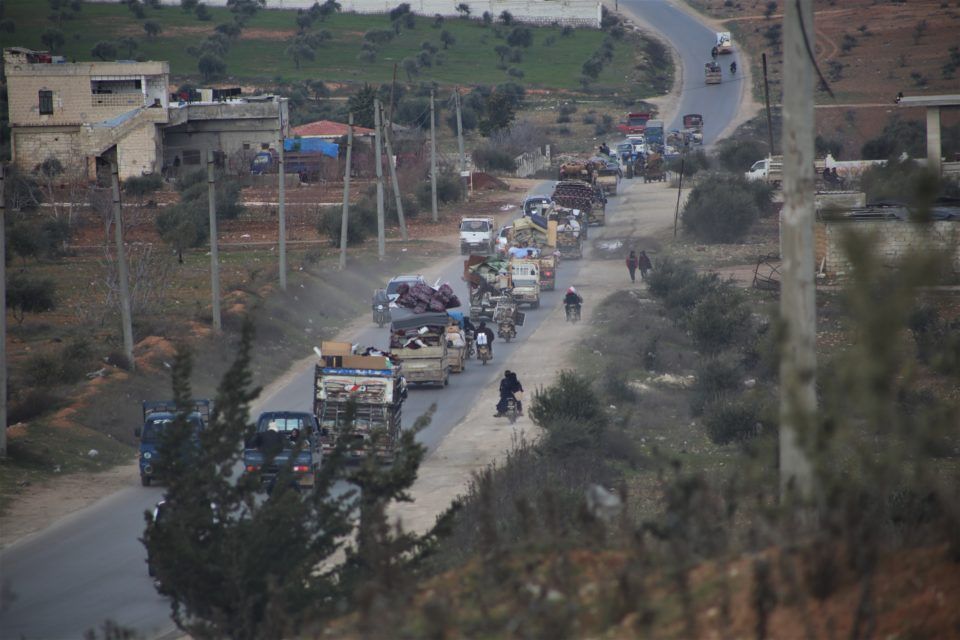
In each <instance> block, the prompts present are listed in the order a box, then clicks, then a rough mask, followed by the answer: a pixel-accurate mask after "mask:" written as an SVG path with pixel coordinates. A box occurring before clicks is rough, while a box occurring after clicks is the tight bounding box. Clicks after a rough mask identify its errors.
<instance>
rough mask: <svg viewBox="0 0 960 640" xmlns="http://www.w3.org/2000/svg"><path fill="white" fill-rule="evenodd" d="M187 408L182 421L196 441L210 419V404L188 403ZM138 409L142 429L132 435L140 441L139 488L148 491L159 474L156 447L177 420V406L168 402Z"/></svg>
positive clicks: (199, 401)
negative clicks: (147, 488) (141, 413)
mask: <svg viewBox="0 0 960 640" xmlns="http://www.w3.org/2000/svg"><path fill="white" fill-rule="evenodd" d="M190 404H191V411H190V412H189V413H187V415H186V420H187V423H188V424H189V425H190V426H191V427H192V428H193V430H194V436H195V437H198V436H199V434H200V431H202V430H203V429H204V428H205V427H206V425H207V421H208V420H209V419H210V401H209V400H191V401H190ZM142 406H143V427H137V428H136V429H134V430H133V435H134V436H135V437H137V438H139V439H140V447H139V459H140V484H142V485H143V486H145V487H149V486H150V484H151V483H152V482H153V480H154V478H156V477H157V476H158V474H159V473H160V472H161V471H162V470H163V459H162V458H161V456H160V446H161V443H162V442H163V437H164V434H165V433H166V432H167V430H168V429H169V428H170V427H171V426H172V425H173V423H174V421H175V420H176V419H177V405H176V403H175V402H174V401H172V400H162V401H157V402H149V401H144V402H143V405H142ZM198 446H199V445H198Z"/></svg>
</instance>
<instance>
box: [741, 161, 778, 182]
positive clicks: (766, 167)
mask: <svg viewBox="0 0 960 640" xmlns="http://www.w3.org/2000/svg"><path fill="white" fill-rule="evenodd" d="M745 175H746V178H747V180H762V181H764V182H768V183H770V184H772V185H774V186H778V185H779V184H780V183H781V182H783V156H772V157H766V158H764V159H763V160H757V161H756V162H754V163H753V165H752V166H751V167H750V170H749V171H747V173H746V174H745Z"/></svg>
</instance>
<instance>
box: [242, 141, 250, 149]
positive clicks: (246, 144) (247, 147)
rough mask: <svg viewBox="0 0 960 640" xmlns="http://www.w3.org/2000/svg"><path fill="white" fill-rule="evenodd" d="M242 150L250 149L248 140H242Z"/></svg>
mask: <svg viewBox="0 0 960 640" xmlns="http://www.w3.org/2000/svg"><path fill="white" fill-rule="evenodd" d="M243 150H244V151H249V150H250V143H249V142H244V143H243Z"/></svg>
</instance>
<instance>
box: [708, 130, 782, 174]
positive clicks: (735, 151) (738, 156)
mask: <svg viewBox="0 0 960 640" xmlns="http://www.w3.org/2000/svg"><path fill="white" fill-rule="evenodd" d="M768 153H769V149H768V148H767V145H765V144H764V143H762V142H760V141H759V140H752V139H750V138H746V139H735V138H728V139H726V140H723V141H722V142H720V145H719V148H718V149H717V163H718V164H719V165H720V168H721V169H722V170H724V171H729V172H730V173H736V174H739V175H743V174H744V173H746V172H747V170H749V169H750V167H751V165H753V163H754V162H756V161H757V160H762V159H763V158H766V157H767V154H768Z"/></svg>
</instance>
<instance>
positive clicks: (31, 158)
mask: <svg viewBox="0 0 960 640" xmlns="http://www.w3.org/2000/svg"><path fill="white" fill-rule="evenodd" d="M11 140H12V142H13V159H14V164H15V165H16V166H17V167H18V168H19V169H22V170H23V171H32V170H33V168H34V167H35V166H37V165H38V164H40V163H41V162H43V161H44V160H46V159H47V158H49V157H54V158H56V159H57V160H59V161H60V163H61V164H62V165H63V166H64V167H67V168H68V169H69V168H71V167H73V165H74V164H75V163H77V162H78V160H80V161H82V160H83V154H82V153H81V151H80V127H57V128H55V129H52V130H51V129H44V130H35V129H32V128H21V129H14V130H13V132H12V135H11Z"/></svg>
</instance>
